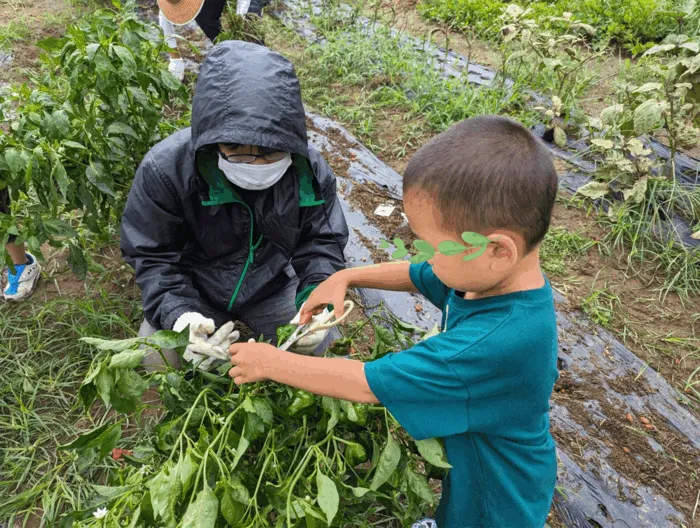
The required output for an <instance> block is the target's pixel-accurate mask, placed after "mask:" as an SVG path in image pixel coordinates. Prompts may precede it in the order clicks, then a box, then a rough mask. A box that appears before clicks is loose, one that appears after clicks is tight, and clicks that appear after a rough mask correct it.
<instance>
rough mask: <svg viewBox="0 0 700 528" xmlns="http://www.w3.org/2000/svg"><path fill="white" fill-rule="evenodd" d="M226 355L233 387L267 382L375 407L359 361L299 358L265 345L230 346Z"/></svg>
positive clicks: (310, 357)
mask: <svg viewBox="0 0 700 528" xmlns="http://www.w3.org/2000/svg"><path fill="white" fill-rule="evenodd" d="M229 352H230V353H231V364H232V365H233V368H231V370H229V375H230V376H231V377H232V378H233V381H234V383H236V385H241V384H243V383H253V382H255V381H261V380H266V379H267V380H272V381H276V382H277V383H284V384H285V385H290V386H292V387H296V388H298V389H302V390H305V391H308V392H312V393H314V394H318V395H320V396H330V397H331V398H340V399H341V400H349V401H354V402H360V403H379V400H378V399H377V397H376V396H375V395H374V393H373V392H372V390H371V389H370V388H369V384H368V383H367V378H366V377H365V364H364V363H363V362H361V361H355V360H352V359H343V358H318V357H312V356H300V355H298V354H294V353H291V352H283V351H282V350H278V349H276V348H275V347H273V346H272V345H268V344H266V343H240V344H234V345H232V346H231V348H230V349H229Z"/></svg>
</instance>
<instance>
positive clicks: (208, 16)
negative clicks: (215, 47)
mask: <svg viewBox="0 0 700 528" xmlns="http://www.w3.org/2000/svg"><path fill="white" fill-rule="evenodd" d="M225 7H226V0H204V5H203V6H202V9H201V11H200V12H199V14H198V15H197V18H195V21H196V22H197V25H198V26H199V27H200V28H201V29H202V31H204V34H205V35H206V36H207V37H208V38H209V40H211V41H212V42H216V37H218V36H219V33H221V13H223V11H224V8H225Z"/></svg>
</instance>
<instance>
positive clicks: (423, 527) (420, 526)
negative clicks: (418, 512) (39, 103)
mask: <svg viewBox="0 0 700 528" xmlns="http://www.w3.org/2000/svg"><path fill="white" fill-rule="evenodd" d="M411 528H437V524H435V520H434V519H421V520H420V521H416V522H414V523H413V524H412V525H411Z"/></svg>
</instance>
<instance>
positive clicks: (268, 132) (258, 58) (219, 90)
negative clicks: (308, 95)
mask: <svg viewBox="0 0 700 528" xmlns="http://www.w3.org/2000/svg"><path fill="white" fill-rule="evenodd" d="M192 142H193V146H194V149H195V151H196V150H199V149H201V148H202V147H204V146H206V145H212V144H215V143H241V144H248V145H257V146H261V147H270V148H275V149H279V150H282V151H285V152H291V153H293V154H300V155H302V156H304V157H306V158H308V157H309V150H308V141H307V136H306V117H305V113H304V105H303V104H302V102H301V88H300V86H299V79H298V78H297V75H296V72H295V71H294V66H293V65H292V63H290V62H289V61H288V60H287V59H285V58H284V57H283V56H282V55H280V54H278V53H275V52H274V51H271V50H270V49H268V48H266V47H264V46H259V45H257V44H252V43H250V42H242V41H237V40H229V41H226V42H222V43H220V44H217V45H216V46H214V47H213V48H212V49H211V51H210V52H209V53H208V54H207V57H206V58H205V59H204V62H203V63H202V67H201V69H200V71H199V76H198V78H197V86H196V88H195V92H194V98H193V100H192Z"/></svg>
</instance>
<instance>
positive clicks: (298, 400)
mask: <svg viewBox="0 0 700 528" xmlns="http://www.w3.org/2000/svg"><path fill="white" fill-rule="evenodd" d="M314 405H316V396H314V395H313V394H311V393H310V392H306V391H303V390H297V391H294V399H293V400H292V403H290V404H289V407H287V413H288V414H289V416H298V415H300V414H302V413H303V412H304V411H307V410H308V409H310V408H311V407H313V406H314Z"/></svg>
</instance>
